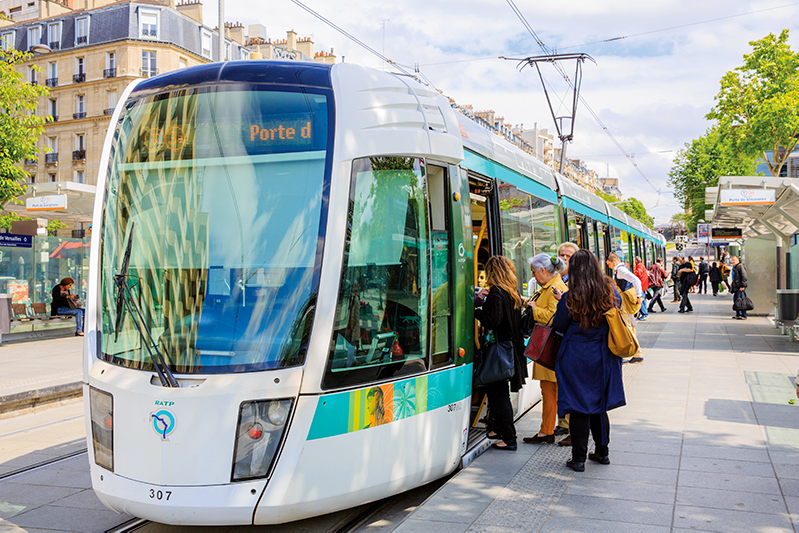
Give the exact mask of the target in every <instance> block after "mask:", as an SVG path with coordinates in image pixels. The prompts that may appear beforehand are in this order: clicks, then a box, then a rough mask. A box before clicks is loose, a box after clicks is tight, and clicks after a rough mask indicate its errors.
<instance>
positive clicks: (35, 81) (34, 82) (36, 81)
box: [30, 80, 39, 85]
mask: <svg viewBox="0 0 799 533" xmlns="http://www.w3.org/2000/svg"><path fill="white" fill-rule="evenodd" d="M30 84H31V85H39V81H38V80H31V81H30Z"/></svg>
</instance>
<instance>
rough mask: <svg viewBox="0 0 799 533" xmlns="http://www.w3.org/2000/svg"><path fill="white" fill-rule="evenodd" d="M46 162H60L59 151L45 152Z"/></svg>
mask: <svg viewBox="0 0 799 533" xmlns="http://www.w3.org/2000/svg"><path fill="white" fill-rule="evenodd" d="M44 162H45V163H48V164H51V163H58V152H51V153H49V154H44Z"/></svg>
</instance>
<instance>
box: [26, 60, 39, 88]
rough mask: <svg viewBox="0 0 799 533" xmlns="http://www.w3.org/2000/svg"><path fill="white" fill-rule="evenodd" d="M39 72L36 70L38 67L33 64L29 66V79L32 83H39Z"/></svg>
mask: <svg viewBox="0 0 799 533" xmlns="http://www.w3.org/2000/svg"><path fill="white" fill-rule="evenodd" d="M37 75H38V72H36V67H35V66H34V65H31V66H29V67H28V81H29V82H30V84H31V85H37V84H38V83H39V80H38V78H37Z"/></svg>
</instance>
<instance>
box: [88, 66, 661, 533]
mask: <svg viewBox="0 0 799 533" xmlns="http://www.w3.org/2000/svg"><path fill="white" fill-rule="evenodd" d="M96 202H97V203H96V206H95V215H94V221H93V228H94V232H93V237H92V243H91V259H90V261H91V263H90V274H91V275H90V284H89V291H88V294H89V295H90V296H89V298H88V300H87V303H86V307H87V314H86V336H85V337H86V341H85V342H86V344H85V352H84V353H85V360H84V398H85V405H86V413H87V416H86V420H87V436H88V437H87V440H88V444H89V446H88V448H89V456H90V464H91V479H92V485H93V487H94V490H95V492H96V494H97V495H98V497H99V498H100V500H101V501H102V502H103V503H104V504H105V505H106V506H107V507H108V508H110V509H112V510H115V511H118V512H124V513H129V514H131V515H134V516H137V517H141V518H146V519H150V520H154V521H158V522H164V523H169V524H183V525H238V524H241V525H244V524H276V523H284V522H288V521H293V520H298V519H302V518H307V517H311V516H315V515H320V514H324V513H329V512H333V511H337V510H341V509H345V508H349V507H353V506H356V505H359V504H363V503H366V502H370V501H374V500H378V499H381V498H386V497H389V496H391V495H393V494H398V493H400V492H402V491H405V490H408V489H410V488H413V487H416V486H419V485H422V484H424V483H426V482H429V481H431V480H433V479H436V478H439V477H441V476H444V475H446V474H448V473H450V472H452V471H453V470H455V469H456V468H458V467H459V465H464V464H466V463H468V462H469V461H471V460H472V459H473V458H474V457H476V456H477V454H479V453H480V452H481V451H482V450H484V449H485V448H486V447H487V440H486V438H485V431H484V425H483V423H482V422H481V419H482V418H483V417H484V416H485V401H484V398H483V397H482V395H481V394H480V393H479V390H473V389H472V382H471V376H472V368H471V367H472V365H471V363H472V354H473V348H474V345H475V339H474V331H475V325H474V315H473V295H474V285H475V279H477V277H478V276H479V270H480V268H481V265H482V264H483V263H484V262H485V260H487V258H488V257H489V256H490V255H491V254H503V255H505V256H507V257H509V258H511V259H512V260H513V261H514V263H515V264H516V268H517V273H518V276H519V291H521V292H524V291H527V290H528V289H529V287H528V286H527V283H528V281H527V279H526V278H527V277H528V276H527V275H526V274H528V270H527V268H528V267H527V263H526V260H527V258H528V257H530V256H532V255H534V254H535V253H539V252H547V253H555V252H556V249H557V247H558V245H559V243H561V242H563V241H565V240H571V241H573V242H576V243H577V244H579V245H580V246H581V247H583V248H587V249H589V250H591V251H592V252H594V253H595V254H597V256H598V257H599V258H600V259H604V257H605V256H606V254H607V253H609V252H611V251H613V252H616V253H617V254H619V256H620V257H621V258H622V260H630V258H631V257H632V256H633V255H641V256H645V257H646V258H647V259H648V260H649V261H652V260H654V259H655V258H656V257H661V256H663V253H664V245H665V242H664V240H663V239H662V237H661V236H659V235H657V234H655V233H653V232H651V231H650V230H649V229H648V228H646V227H644V226H642V225H641V224H639V223H638V222H636V221H634V220H630V219H628V218H627V217H626V216H625V215H624V213H622V212H621V211H619V210H618V209H616V208H615V207H613V206H610V205H608V204H606V203H605V202H603V201H602V200H601V199H599V198H598V197H596V196H595V195H593V194H591V193H589V192H587V191H584V190H582V189H580V188H579V187H578V186H576V185H574V184H573V183H571V182H569V181H568V180H566V179H565V178H563V177H562V176H559V175H558V174H557V173H555V172H553V171H552V170H551V169H550V168H549V167H547V166H545V165H543V164H541V163H540V162H538V161H537V160H535V159H534V158H532V157H531V156H529V155H528V154H526V153H524V152H523V151H521V150H519V149H518V148H516V147H515V146H513V145H511V144H510V143H508V142H507V141H505V139H504V138H502V137H500V136H498V135H497V134H495V133H492V132H490V131H489V130H487V129H485V128H483V127H482V126H480V125H478V124H477V123H475V122H473V121H472V120H470V119H469V118H467V117H465V116H463V115H462V114H460V113H457V112H456V111H455V110H453V108H452V107H451V106H450V103H449V102H448V101H447V100H446V99H445V98H443V97H442V96H440V95H439V94H437V93H436V92H433V91H431V90H429V89H427V88H425V87H423V86H421V85H419V84H417V83H415V82H414V81H412V80H410V79H408V78H405V77H402V76H397V75H393V74H389V73H385V72H379V71H376V70H372V69H368V68H363V67H359V66H356V65H352V64H349V63H339V64H336V65H332V66H331V65H320V64H317V63H301V62H277V61H243V62H229V63H213V64H207V65H203V66H198V67H193V68H187V69H182V70H178V71H175V72H171V73H168V74H164V75H161V76H156V77H153V78H149V79H144V80H137V81H134V82H133V83H131V85H130V86H129V87H127V89H126V90H125V92H124V94H123V96H122V98H121V99H120V103H119V105H118V106H117V108H116V110H115V111H114V113H113V116H112V121H111V126H110V128H109V131H108V134H107V137H106V141H105V145H104V150H103V165H102V170H101V172H100V175H99V177H98V182H97V201H96ZM539 398H540V393H539V391H538V385H537V384H536V383H534V382H532V381H528V382H527V384H526V386H525V387H524V388H523V389H522V390H521V391H519V393H517V394H513V395H512V401H513V405H514V409H515V410H516V415H517V416H520V415H521V414H523V413H524V412H525V411H526V410H527V409H529V408H530V407H531V406H532V405H533V404H534V403H535V402H537V401H538V400H539Z"/></svg>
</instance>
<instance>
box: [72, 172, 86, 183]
mask: <svg viewBox="0 0 799 533" xmlns="http://www.w3.org/2000/svg"><path fill="white" fill-rule="evenodd" d="M74 181H75V183H86V172H84V171H83V170H76V171H75V180H74Z"/></svg>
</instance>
